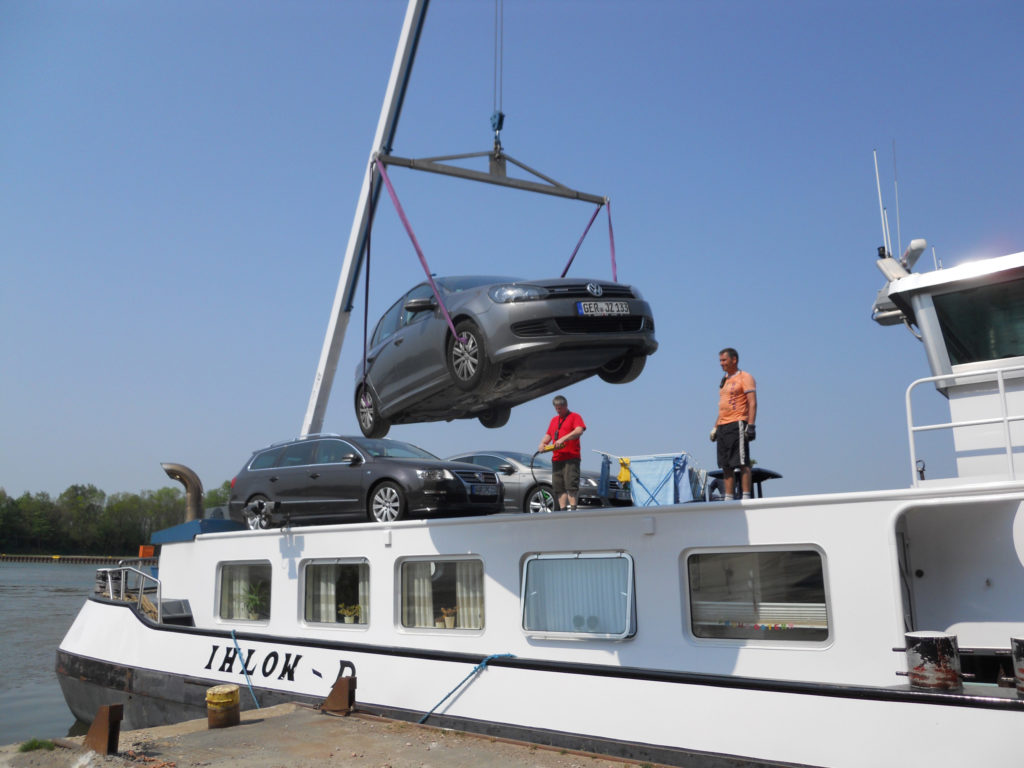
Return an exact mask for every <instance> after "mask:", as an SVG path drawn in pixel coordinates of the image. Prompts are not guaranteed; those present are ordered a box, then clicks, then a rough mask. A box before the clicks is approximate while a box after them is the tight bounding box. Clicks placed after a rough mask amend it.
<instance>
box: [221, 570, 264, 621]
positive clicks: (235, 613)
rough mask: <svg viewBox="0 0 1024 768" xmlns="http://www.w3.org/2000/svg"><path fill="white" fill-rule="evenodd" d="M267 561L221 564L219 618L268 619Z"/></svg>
mask: <svg viewBox="0 0 1024 768" xmlns="http://www.w3.org/2000/svg"><path fill="white" fill-rule="evenodd" d="M270 573H271V569H270V563H224V564H223V565H221V567H220V618H222V619H231V620H236V619H241V620H244V621H266V620H267V619H269V618H270Z"/></svg>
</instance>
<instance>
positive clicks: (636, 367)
mask: <svg viewBox="0 0 1024 768" xmlns="http://www.w3.org/2000/svg"><path fill="white" fill-rule="evenodd" d="M645 365H647V355H626V356H625V357H620V358H618V359H617V360H612V361H611V362H610V363H605V364H604V365H602V366H601V367H600V368H598V369H597V375H598V376H600V377H601V378H602V379H603V380H604V381H607V382H608V383H609V384H628V383H629V382H631V381H633V380H634V379H636V378H637V377H638V376H639V375H640V374H641V373H643V372H644V366H645Z"/></svg>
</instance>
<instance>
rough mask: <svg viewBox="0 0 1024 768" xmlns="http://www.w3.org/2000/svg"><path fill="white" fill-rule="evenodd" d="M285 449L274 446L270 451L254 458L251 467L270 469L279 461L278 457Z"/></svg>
mask: <svg viewBox="0 0 1024 768" xmlns="http://www.w3.org/2000/svg"><path fill="white" fill-rule="evenodd" d="M283 450H284V448H272V449H271V450H269V451H264V452H263V453H261V454H259V455H258V456H257V457H256V458H255V459H253V460H252V463H251V464H250V465H249V469H269V468H270V467H272V466H274V465H275V464H276V463H277V457H278V456H280V455H281V452H282V451H283Z"/></svg>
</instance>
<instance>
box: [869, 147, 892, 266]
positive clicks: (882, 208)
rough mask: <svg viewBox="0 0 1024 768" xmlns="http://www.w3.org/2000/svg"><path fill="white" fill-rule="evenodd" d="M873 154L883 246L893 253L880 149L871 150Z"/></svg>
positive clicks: (887, 252) (886, 253) (887, 254)
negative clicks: (879, 163)
mask: <svg viewBox="0 0 1024 768" xmlns="http://www.w3.org/2000/svg"><path fill="white" fill-rule="evenodd" d="M871 154H872V155H874V158H875V187H877V189H878V215H879V216H880V217H881V219H882V246H883V247H884V248H885V255H886V256H891V255H892V248H891V247H890V245H889V237H888V235H887V227H886V222H885V206H884V205H882V182H881V179H880V177H879V175H878V150H877V149H873V150H871Z"/></svg>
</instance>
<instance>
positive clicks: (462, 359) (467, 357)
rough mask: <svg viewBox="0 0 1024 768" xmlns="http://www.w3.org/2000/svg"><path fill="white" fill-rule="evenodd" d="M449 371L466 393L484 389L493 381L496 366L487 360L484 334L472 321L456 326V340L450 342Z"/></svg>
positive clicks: (456, 384)
mask: <svg viewBox="0 0 1024 768" xmlns="http://www.w3.org/2000/svg"><path fill="white" fill-rule="evenodd" d="M448 371H449V372H450V373H451V376H452V380H453V381H454V382H455V386H457V387H458V388H459V389H461V390H463V391H465V392H473V391H474V390H480V389H484V388H486V387H487V386H488V385H489V384H490V383H491V381H493V378H494V377H493V371H494V366H492V365H491V364H490V362H488V360H487V349H486V347H485V345H484V336H483V333H482V332H481V331H480V329H479V328H478V327H477V325H476V323H474V322H473V321H472V320H463V321H462V322H460V323H459V324H458V325H456V326H455V338H453V339H449V341H448Z"/></svg>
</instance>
